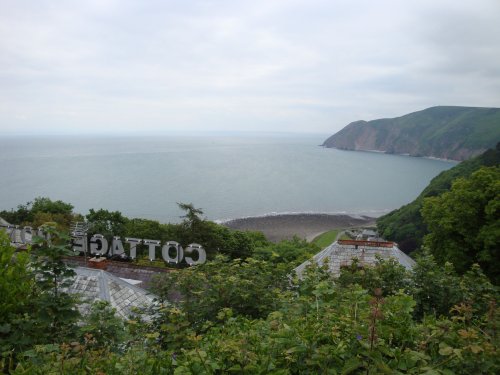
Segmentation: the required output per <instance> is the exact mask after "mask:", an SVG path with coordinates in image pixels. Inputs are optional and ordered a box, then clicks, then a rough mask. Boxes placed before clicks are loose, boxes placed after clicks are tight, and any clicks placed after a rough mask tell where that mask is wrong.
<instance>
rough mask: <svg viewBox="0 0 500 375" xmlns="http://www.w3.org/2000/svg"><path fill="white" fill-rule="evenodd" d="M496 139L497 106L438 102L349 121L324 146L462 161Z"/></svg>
mask: <svg viewBox="0 0 500 375" xmlns="http://www.w3.org/2000/svg"><path fill="white" fill-rule="evenodd" d="M499 140H500V108H476V107H445V106H440V107H432V108H428V109H424V110H423V111H418V112H414V113H410V114H407V115H404V116H401V117H397V118H391V119H379V120H373V121H355V122H352V123H350V124H349V125H347V126H346V127H345V128H343V129H342V130H341V131H339V132H338V133H336V134H334V135H332V136H331V137H330V138H328V139H327V140H326V141H325V142H324V143H323V146H324V147H329V148H338V149H342V150H357V151H380V152H386V153H390V154H408V155H411V156H425V157H435V158H442V159H452V160H459V161H461V160H465V159H468V158H470V157H473V156H477V155H479V154H481V153H483V152H484V151H486V150H487V149H488V148H493V147H494V146H495V144H496V143H497V142H498V141H499Z"/></svg>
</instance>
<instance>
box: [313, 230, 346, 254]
mask: <svg viewBox="0 0 500 375" xmlns="http://www.w3.org/2000/svg"><path fill="white" fill-rule="evenodd" d="M340 231H341V229H333V230H331V231H328V232H325V233H322V234H320V235H319V236H318V237H316V238H315V239H314V240H313V243H314V244H315V245H318V246H319V247H320V248H322V249H323V248H325V247H327V246H330V245H331V244H332V242H333V241H335V239H336V238H337V235H338V234H339V232H340Z"/></svg>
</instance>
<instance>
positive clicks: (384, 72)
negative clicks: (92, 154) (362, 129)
mask: <svg viewBox="0 0 500 375" xmlns="http://www.w3.org/2000/svg"><path fill="white" fill-rule="evenodd" d="M434 105H465V106H482V107H499V106H500V1H499V0H474V1H472V0H465V1H457V0H429V1H428V0H413V1H410V0H397V1H388V0H387V1H386V0H377V1H373V0H365V1H361V0H360V1H357V0H345V1H344V0H324V1H322V0H278V1H274V0H262V1H261V0H251V1H239V0H227V1H224V0H221V1H217V0H214V1H210V0H200V1H196V0H180V1H169V0H157V1H154V0H116V1H115V0H94V1H89V0H85V1H83V0H77V1H63V0H60V1H54V0H52V1H48V0H32V1H24V0H0V134H9V133H28V134H35V133H37V134H38V133H47V134H49V133H70V134H72V133H79V132H85V133H93V132H96V133H102V132H111V133H122V132H126V133H128V132H176V131H276V132H308V133H333V132H335V131H337V130H339V129H341V128H342V127H343V126H345V125H347V124H348V123H349V122H352V121H355V120H360V119H364V120H371V119H375V118H382V117H395V116H400V115H403V114H406V113H409V112H413V111H417V110H420V109H424V108H427V107H430V106H434Z"/></svg>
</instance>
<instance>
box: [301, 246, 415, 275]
mask: <svg viewBox="0 0 500 375" xmlns="http://www.w3.org/2000/svg"><path fill="white" fill-rule="evenodd" d="M378 257H379V258H381V259H389V258H394V259H396V260H397V261H398V262H399V263H400V264H401V265H403V266H404V267H405V268H406V269H412V268H413V265H414V264H415V261H414V260H413V259H411V258H410V257H409V256H408V255H406V254H405V253H403V252H402V251H401V250H399V248H398V247H397V245H396V243H395V242H386V241H365V240H338V241H335V242H334V243H332V244H331V245H330V246H328V247H326V248H324V249H323V250H322V251H320V252H319V253H318V254H316V255H315V256H314V257H313V258H312V259H311V260H308V261H306V262H304V263H302V264H301V265H300V266H298V267H297V268H295V270H294V271H295V272H296V273H297V275H298V276H299V277H302V273H303V272H304V270H305V268H306V267H307V266H308V265H310V264H312V263H313V262H314V263H316V264H317V265H318V266H323V265H324V264H326V265H327V266H328V270H329V272H330V273H332V274H333V275H334V276H339V275H340V270H341V269H342V268H343V267H349V266H350V265H351V264H352V261H353V259H355V258H356V259H357V260H358V264H359V266H361V267H366V266H374V265H375V264H376V262H377V258H378Z"/></svg>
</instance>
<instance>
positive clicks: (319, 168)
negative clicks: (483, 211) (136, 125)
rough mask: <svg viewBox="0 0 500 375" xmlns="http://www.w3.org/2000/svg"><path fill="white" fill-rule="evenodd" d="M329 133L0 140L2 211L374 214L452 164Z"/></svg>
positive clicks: (165, 216)
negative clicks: (362, 147)
mask: <svg viewBox="0 0 500 375" xmlns="http://www.w3.org/2000/svg"><path fill="white" fill-rule="evenodd" d="M326 137H327V136H326V135H325V136H318V135H315V136H306V135H301V136H297V135H294V136H285V135H280V136H265V137H264V136H196V137H194V136H193V137H188V136H171V137H168V136H162V137H143V138H141V137H139V138H133V137H123V138H116V137H108V138H105V137H99V138H92V137H80V138H76V137H56V138H48V137H47V138H26V137H23V138H14V137H10V138H9V137H4V138H0V176H2V177H1V180H2V183H1V184H0V209H10V208H15V207H16V206H17V205H18V204H21V203H23V204H24V203H26V202H27V201H30V200H32V199H33V198H34V197H37V196H47V197H50V198H51V199H61V200H63V201H65V202H70V203H72V204H73V205H74V206H75V211H76V212H80V213H82V214H86V213H87V212H88V210H89V209H90V208H105V209H108V210H119V211H121V212H122V213H124V214H125V215H127V216H129V217H143V218H149V219H157V220H160V221H162V222H168V221H172V222H175V221H178V220H179V216H180V215H181V214H182V212H181V211H180V210H179V209H178V207H177V205H176V202H185V203H193V204H194V205H195V207H198V208H202V209H203V210H204V212H205V216H206V217H207V218H208V219H211V220H224V219H230V218H238V217H246V216H260V215H266V214H272V213H290V212H311V213H351V214H365V215H371V216H379V215H381V214H383V213H385V212H388V211H390V210H392V209H394V208H397V207H399V206H401V205H403V204H405V203H408V202H410V201H411V200H412V199H414V198H415V197H416V196H417V195H418V194H419V193H420V191H421V190H422V189H423V188H424V187H425V186H426V185H427V183H428V182H429V181H430V180H431V179H432V178H433V177H434V176H436V175H437V174H438V173H439V172H441V171H443V170H446V169H448V168H451V167H452V166H454V165H455V163H451V162H445V161H439V160H429V159H422V158H412V157H407V156H396V155H385V154H380V153H369V152H349V151H340V150H334V149H326V148H322V147H319V146H318V145H319V144H321V143H322V142H323V140H324V139H325V138H326Z"/></svg>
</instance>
